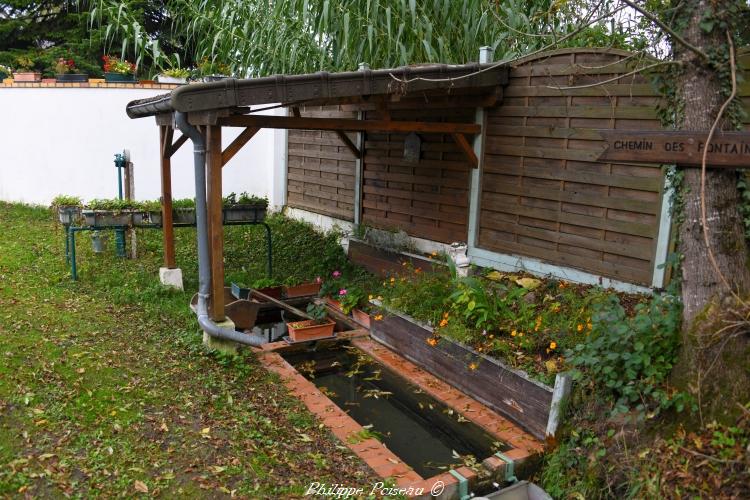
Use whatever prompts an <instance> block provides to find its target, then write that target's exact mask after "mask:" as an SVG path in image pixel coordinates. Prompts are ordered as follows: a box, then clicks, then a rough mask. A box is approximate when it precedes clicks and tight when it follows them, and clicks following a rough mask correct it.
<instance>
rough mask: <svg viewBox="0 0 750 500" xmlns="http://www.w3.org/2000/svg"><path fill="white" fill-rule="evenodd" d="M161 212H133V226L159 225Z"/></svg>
mask: <svg viewBox="0 0 750 500" xmlns="http://www.w3.org/2000/svg"><path fill="white" fill-rule="evenodd" d="M161 219H162V217H161V212H151V211H147V212H133V225H134V226H153V225H154V224H157V225H158V224H161Z"/></svg>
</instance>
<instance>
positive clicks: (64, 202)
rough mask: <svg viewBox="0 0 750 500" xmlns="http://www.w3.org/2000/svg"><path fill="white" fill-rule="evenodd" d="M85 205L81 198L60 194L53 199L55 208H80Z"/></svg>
mask: <svg viewBox="0 0 750 500" xmlns="http://www.w3.org/2000/svg"><path fill="white" fill-rule="evenodd" d="M82 205H83V201H82V200H81V198H80V197H79V196H70V195H65V194H58V195H57V196H55V197H54V198H53V199H52V206H53V207H64V206H76V207H80V206H82Z"/></svg>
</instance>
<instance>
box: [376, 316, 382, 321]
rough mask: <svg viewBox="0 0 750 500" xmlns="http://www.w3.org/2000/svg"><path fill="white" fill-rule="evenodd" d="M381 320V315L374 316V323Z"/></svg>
mask: <svg viewBox="0 0 750 500" xmlns="http://www.w3.org/2000/svg"><path fill="white" fill-rule="evenodd" d="M381 319H383V315H382V314H376V315H375V321H380V320H381Z"/></svg>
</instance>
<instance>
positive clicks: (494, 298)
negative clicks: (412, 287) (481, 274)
mask: <svg viewBox="0 0 750 500" xmlns="http://www.w3.org/2000/svg"><path fill="white" fill-rule="evenodd" d="M456 288H457V290H456V291H455V292H453V294H452V295H451V296H450V297H449V301H450V303H451V309H452V310H453V311H454V312H457V313H459V314H460V315H461V317H462V318H463V320H464V321H465V322H466V324H467V325H468V326H470V327H472V328H476V329H478V330H488V329H489V330H492V329H493V328H494V327H495V326H496V325H497V324H498V322H499V318H500V317H501V315H502V314H503V311H502V310H501V309H503V308H507V306H506V300H503V299H501V298H500V296H499V294H498V293H497V292H498V290H496V289H495V287H494V286H485V285H484V284H483V283H482V282H480V281H479V279H477V278H472V277H469V278H464V279H462V280H460V281H458V282H457V285H456ZM516 290H520V292H518V291H516V293H514V294H512V296H509V295H508V294H506V295H505V298H507V299H508V300H513V301H515V300H520V299H521V297H522V296H523V293H524V290H523V289H516ZM505 291H506V292H507V290H505Z"/></svg>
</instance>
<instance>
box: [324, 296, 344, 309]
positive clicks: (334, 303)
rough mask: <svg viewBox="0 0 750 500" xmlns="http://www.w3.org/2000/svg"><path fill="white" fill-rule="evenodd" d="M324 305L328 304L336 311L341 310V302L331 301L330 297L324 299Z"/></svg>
mask: <svg viewBox="0 0 750 500" xmlns="http://www.w3.org/2000/svg"><path fill="white" fill-rule="evenodd" d="M326 303H327V304H328V305H329V306H331V307H333V308H334V309H336V310H337V311H340V310H341V302H339V301H338V300H334V299H332V298H331V297H326Z"/></svg>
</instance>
